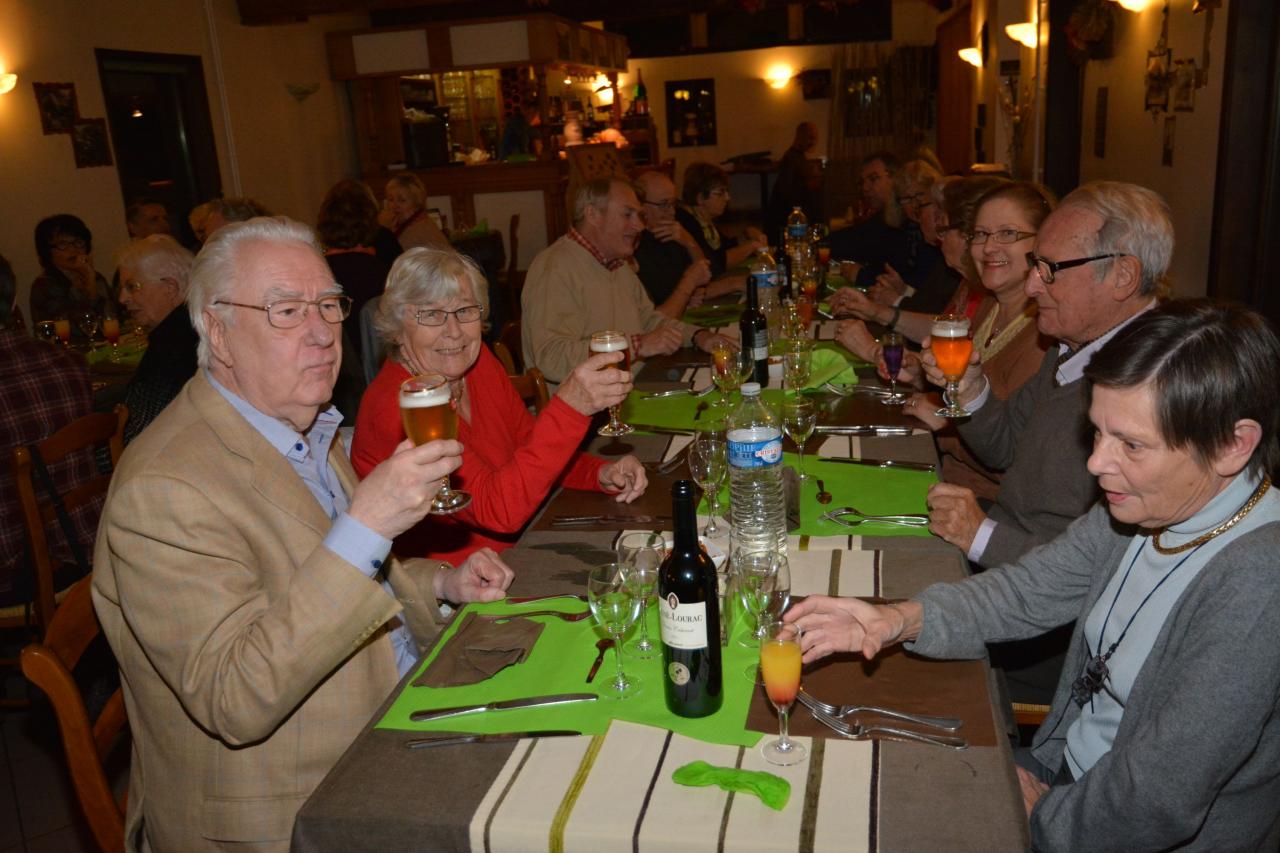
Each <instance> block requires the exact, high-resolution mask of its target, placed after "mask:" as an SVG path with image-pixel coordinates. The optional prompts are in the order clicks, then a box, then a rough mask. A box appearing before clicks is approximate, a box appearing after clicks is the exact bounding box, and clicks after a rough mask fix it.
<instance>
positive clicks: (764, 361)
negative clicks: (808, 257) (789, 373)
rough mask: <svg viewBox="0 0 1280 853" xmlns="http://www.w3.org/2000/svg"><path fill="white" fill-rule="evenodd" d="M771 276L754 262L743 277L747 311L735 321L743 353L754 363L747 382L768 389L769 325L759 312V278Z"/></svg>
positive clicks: (759, 260)
mask: <svg viewBox="0 0 1280 853" xmlns="http://www.w3.org/2000/svg"><path fill="white" fill-rule="evenodd" d="M775 272H776V271H775V270H774V269H772V268H771V267H770V265H769V264H768V263H766V262H765V261H764V260H763V259H762V258H760V257H757V258H756V261H755V263H754V264H753V265H752V267H751V272H750V273H748V274H747V307H746V308H744V309H743V311H742V316H741V317H740V318H739V319H738V331H739V332H740V333H741V335H740V337H739V340H740V341H741V342H742V349H743V352H745V353H747V354H748V356H749V357H750V359H751V360H752V361H753V362H755V369H754V370H753V371H752V373H751V376H750V377H749V378H748V379H747V381H748V382H759V383H760V387H761V388H767V387H769V322H768V320H766V319H765V316H764V312H763V311H761V310H760V291H759V287H760V280H761V279H762V278H765V277H767V276H771V275H774V274H775ZM766 286H767V285H766ZM744 357H746V356H744Z"/></svg>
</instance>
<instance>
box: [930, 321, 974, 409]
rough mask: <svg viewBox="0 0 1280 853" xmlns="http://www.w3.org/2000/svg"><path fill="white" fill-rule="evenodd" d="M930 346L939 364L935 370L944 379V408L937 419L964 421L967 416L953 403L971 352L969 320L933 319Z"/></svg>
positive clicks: (958, 405)
mask: <svg viewBox="0 0 1280 853" xmlns="http://www.w3.org/2000/svg"><path fill="white" fill-rule="evenodd" d="M929 346H930V348H932V349H933V357H934V358H935V359H937V360H938V369H939V370H941V371H942V375H943V376H944V377H946V380H947V388H946V393H945V394H944V395H943V400H944V401H945V402H946V405H945V406H943V407H942V408H941V409H938V411H937V412H935V414H936V415H937V416H938V417H940V418H967V417H969V412H967V411H965V410H964V408H962V407H961V406H960V404H959V403H957V402H956V395H958V394H959V393H960V379H961V377H963V376H964V372H965V370H967V369H968V367H969V355H970V354H971V353H972V352H973V340H972V339H971V338H970V337H969V318H968V317H966V316H964V315H963V314H940V315H938V316H937V317H934V318H933V326H932V327H931V328H930V329H929Z"/></svg>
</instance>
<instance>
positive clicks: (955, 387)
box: [947, 379, 960, 411]
mask: <svg viewBox="0 0 1280 853" xmlns="http://www.w3.org/2000/svg"><path fill="white" fill-rule="evenodd" d="M959 394H960V380H959V379H948V380H947V408H948V409H950V410H952V411H955V410H956V409H958V408H960V403H959V402H958V401H957V400H956V397H957V396H958V395H959Z"/></svg>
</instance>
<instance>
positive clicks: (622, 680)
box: [613, 634, 627, 690]
mask: <svg viewBox="0 0 1280 853" xmlns="http://www.w3.org/2000/svg"><path fill="white" fill-rule="evenodd" d="M613 657H614V661H615V663H616V664H617V667H618V674H617V675H616V676H615V677H614V679H613V686H614V687H616V688H617V689H618V690H626V689H627V677H626V675H624V674H623V672H622V634H614V635H613Z"/></svg>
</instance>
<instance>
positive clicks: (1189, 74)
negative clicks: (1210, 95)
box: [1173, 59, 1197, 113]
mask: <svg viewBox="0 0 1280 853" xmlns="http://www.w3.org/2000/svg"><path fill="white" fill-rule="evenodd" d="M1196 76H1197V74H1196V61H1195V60H1194V59H1175V60H1174V61H1173V109H1174V111H1175V112H1180V113H1190V112H1195V108H1196Z"/></svg>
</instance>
